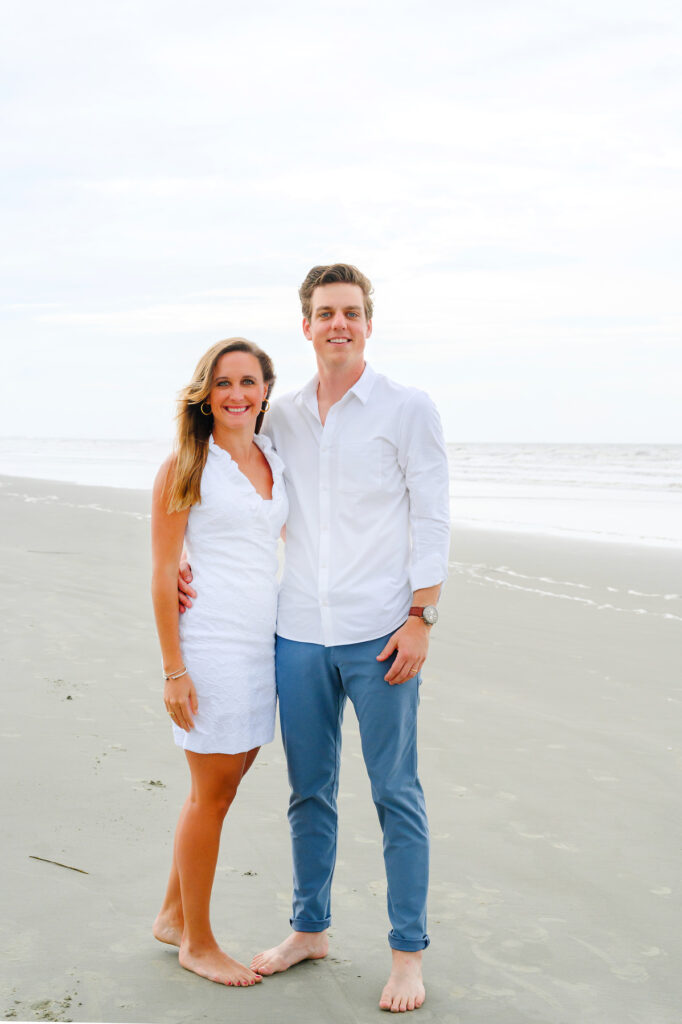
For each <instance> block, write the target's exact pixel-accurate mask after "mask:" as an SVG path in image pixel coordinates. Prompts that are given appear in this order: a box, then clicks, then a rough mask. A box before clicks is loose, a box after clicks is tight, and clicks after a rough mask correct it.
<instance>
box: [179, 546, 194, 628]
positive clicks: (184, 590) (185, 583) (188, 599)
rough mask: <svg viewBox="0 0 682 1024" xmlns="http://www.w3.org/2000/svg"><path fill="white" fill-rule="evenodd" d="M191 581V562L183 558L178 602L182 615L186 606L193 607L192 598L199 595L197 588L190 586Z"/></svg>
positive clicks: (180, 569)
mask: <svg viewBox="0 0 682 1024" xmlns="http://www.w3.org/2000/svg"><path fill="white" fill-rule="evenodd" d="M191 582H192V570H191V568H190V564H189V562H187V561H185V560H183V561H182V562H180V568H179V569H178V603H179V605H180V614H181V615H182V614H183V613H184V611H185V609H186V608H191V607H192V598H193V597H196V596H197V592H196V590H193V589H192V588H191V587H190V583H191Z"/></svg>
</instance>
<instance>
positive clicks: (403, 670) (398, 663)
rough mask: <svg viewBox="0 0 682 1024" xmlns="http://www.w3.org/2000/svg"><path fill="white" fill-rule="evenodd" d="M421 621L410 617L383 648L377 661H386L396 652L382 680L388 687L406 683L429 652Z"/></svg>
mask: <svg viewBox="0 0 682 1024" xmlns="http://www.w3.org/2000/svg"><path fill="white" fill-rule="evenodd" d="M430 628H431V627H430V626H427V625H426V623H425V622H424V621H423V619H418V618H417V617H416V616H410V618H409V619H408V620H407V622H406V623H404V625H402V626H401V627H400V629H397V630H396V631H395V633H394V634H393V636H392V637H391V639H390V640H389V641H388V643H387V644H386V646H385V647H384V649H383V651H382V652H381V654H378V655H377V661H386V659H387V658H390V656H391V655H392V654H393V652H394V651H397V652H398V654H397V655H396V659H395V661H394V662H393V664H392V665H391V667H390V669H389V670H388V672H387V674H386V675H385V676H384V679H385V680H386V682H387V683H389V685H390V686H398V685H399V684H400V683H405V682H407V680H408V679H412V678H413V677H414V676H416V674H417V672H419V670H420V668H421V667H422V665H423V664H424V662H425V661H426V655H427V654H428V652H429V630H430Z"/></svg>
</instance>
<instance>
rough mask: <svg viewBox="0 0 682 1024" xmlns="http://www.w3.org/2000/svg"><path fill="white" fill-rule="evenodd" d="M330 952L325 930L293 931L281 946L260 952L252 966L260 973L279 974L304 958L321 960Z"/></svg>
mask: <svg viewBox="0 0 682 1024" xmlns="http://www.w3.org/2000/svg"><path fill="white" fill-rule="evenodd" d="M328 952H329V940H328V939H327V933H326V931H325V932H292V933H291V935H289V936H288V938H286V939H285V940H284V942H280V944H279V946H273V948H272V949H266V950H265V952H264V953H258V954H257V955H256V956H254V958H253V960H252V961H251V967H252V968H253V970H254V971H258V973H259V974H279V972H280V971H286V970H288V968H289V967H293V965H294V964H300V962H301V961H302V960H321V959H322V957H324V956H326V955H327V953H328Z"/></svg>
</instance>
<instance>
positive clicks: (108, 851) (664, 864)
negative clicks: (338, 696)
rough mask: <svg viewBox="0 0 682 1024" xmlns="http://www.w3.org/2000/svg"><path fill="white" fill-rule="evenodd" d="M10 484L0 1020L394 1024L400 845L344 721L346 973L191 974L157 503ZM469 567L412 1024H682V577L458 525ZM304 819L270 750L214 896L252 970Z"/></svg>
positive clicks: (434, 679) (446, 685) (445, 669)
mask: <svg viewBox="0 0 682 1024" xmlns="http://www.w3.org/2000/svg"><path fill="white" fill-rule="evenodd" d="M1 482H2V484H3V486H1V487H0V508H1V509H2V514H3V523H4V530H3V533H2V535H1V536H0V547H1V548H2V556H3V561H4V565H5V566H6V572H7V573H8V576H9V581H10V586H8V587H7V588H6V592H5V594H4V602H3V616H2V618H1V619H0V629H1V631H2V643H1V644H0V660H1V662H2V666H3V669H4V683H5V691H6V694H7V697H8V699H7V702H6V703H7V707H8V709H9V710H8V713H7V717H6V720H5V722H4V724H3V729H2V733H3V750H4V754H5V765H6V767H5V778H6V779H7V782H6V785H5V786H4V787H3V797H2V799H3V817H4V821H5V823H6V843H5V853H4V867H5V878H6V889H7V893H8V895H7V898H6V910H5V915H4V917H3V919H2V920H0V941H1V942H2V948H3V951H4V954H5V955H4V957H3V965H4V967H3V970H2V971H1V972H0V995H1V996H2V1002H1V1003H0V1009H1V1010H2V1011H3V1012H4V1014H5V1017H6V1018H7V1019H13V1020H74V1021H107V1022H112V1024H114V1022H132V1021H137V1022H144V1024H176V1022H177V1024H181V1022H184V1021H190V1020H192V1021H193V1020H197V1019H206V1020H208V1021H216V1022H218V1021H222V1020H224V1019H225V1016H226V1015H230V1014H231V1015H233V1016H234V1017H235V1019H239V1021H240V1024H242V1022H244V1024H250V1022H253V1024H257V1022H258V1024H259V1022H261V1021H263V1020H270V1021H273V1022H275V1024H280V1022H281V1024H290V1021H291V1020H292V1019H295V1020H297V1021H298V1022H299V1024H308V1022H310V1024H318V1022H319V1020H320V1019H325V1020H328V1021H329V1022H330V1024H355V1022H357V1024H367V1022H369V1021H372V1020H375V1019H376V1020H379V1014H380V1011H379V1010H378V1009H377V1005H376V1004H377V999H378V996H379V993H380V991H381V987H382V986H383V984H384V982H385V980H386V973H387V969H388V963H389V959H388V948H387V944H386V932H387V930H388V922H387V919H386V909H385V888H384V883H383V865H382V854H381V841H380V834H379V830H378V826H377V821H376V812H375V809H374V806H373V804H372V802H371V799H370V795H369V784H368V782H367V778H366V775H365V772H364V767H363V764H362V758H361V750H360V742H359V735H358V730H357V724H356V722H355V717H354V714H353V711H352V708H350V707H349V708H348V709H347V712H346V719H345V724H344V750H343V756H342V772H341V788H340V794H339V812H340V819H341V824H340V838H339V855H338V862H337V869H336V874H335V880H334V891H333V901H334V908H333V913H334V921H333V926H332V929H331V952H330V955H329V957H328V958H327V959H326V960H323V961H316V962H309V963H306V964H303V965H301V966H299V967H297V968H295V969H292V971H291V972H288V973H287V974H286V975H282V976H276V977H273V978H269V979H265V981H264V982H262V983H261V984H260V985H258V986H256V987H255V989H250V990H243V991H237V992H235V991H232V990H227V989H224V988H222V987H221V986H217V985H212V984H211V983H209V982H206V981H204V980H202V979H199V978H197V977H196V976H194V975H192V974H190V973H188V972H186V971H182V969H181V968H179V966H178V964H177V954H176V953H175V952H174V951H173V949H172V948H171V947H163V946H162V945H160V944H159V943H157V942H155V940H154V939H153V938H152V936H151V932H150V927H151V922H152V920H153V918H154V916H155V914H156V911H157V909H158V904H159V902H160V899H161V896H162V893H163V889H164V886H165V881H166V874H167V870H168V866H169V861H170V845H171V842H172V835H173V830H174V827H175V821H176V816H177V813H178V811H179V807H180V804H181V802H182V799H183V798H184V795H185V792H186V788H187V779H186V768H185V765H184V762H183V759H182V757H181V755H180V753H179V752H178V751H177V750H176V748H175V746H174V745H173V742H172V737H171V735H170V731H169V729H168V725H167V721H166V718H167V716H166V714H165V710H164V708H163V704H162V701H161V681H160V672H159V656H158V650H157V645H156V640H155V634H154V627H153V620H152V611H151V600H150V598H149V551H148V549H149V543H148V535H149V526H148V521H147V519H146V514H147V512H146V509H147V508H148V505H146V504H145V502H148V498H149V495H148V492H145V491H135V490H129V491H124V490H120V489H118V488H92V487H88V486H87V485H78V484H63V483H60V482H54V481H37V480H31V479H30V478H24V477H22V478H19V477H14V478H8V477H5V478H2V480H1ZM13 494H14V495H18V497H17V496H13ZM26 497H27V498H28V500H25V499H26ZM105 512H108V513H110V514H104V513H105ZM451 563H452V565H451V577H450V580H449V582H448V584H447V586H446V588H445V591H444V594H443V598H442V600H441V604H440V609H441V618H440V621H439V623H438V627H437V629H434V632H433V637H432V643H431V651H430V655H429V660H428V662H427V665H426V668H425V670H424V683H423V686H422V690H421V707H420V721H419V728H420V776H421V779H422V783H423V785H424V789H425V792H426V798H427V805H428V808H429V817H430V823H431V834H432V865H431V895H430V915H429V931H430V935H431V940H432V945H431V947H430V948H429V950H428V952H427V953H426V955H425V973H426V982H427V993H428V994H427V1001H426V1003H425V1004H424V1006H423V1007H422V1008H421V1009H420V1011H419V1014H420V1017H419V1019H420V1021H421V1020H422V1019H423V1020H424V1021H425V1022H426V1021H433V1022H446V1021H447V1022H453V1024H457V1022H459V1021H461V1022H464V1021H466V1022H467V1024H489V1022H490V1021H491V1020H504V1021H508V1022H509V1024H531V1022H535V1021H542V1022H543V1024H575V1022H576V1021H577V1020H580V1021H581V1024H673V1021H675V1020H676V1015H677V1011H678V1008H679V1005H680V1002H681V1001H682V980H681V979H680V977H679V973H678V972H676V971H675V969H674V966H673V965H674V963H675V962H676V956H677V952H676V950H677V947H678V944H679V938H678V933H679V917H680V909H681V908H680V892H679V847H680V844H681V843H682V828H681V825H680V820H679V813H678V812H679V771H680V767H682V744H681V743H680V739H679V737H680V734H681V730H680V721H679V719H680V717H681V716H680V711H681V710H682V683H680V679H679V651H680V635H681V634H680V621H679V620H680V618H681V617H682V610H681V609H682V598H681V597H680V580H681V579H682V552H678V551H676V550H672V551H671V550H668V549H657V548H648V547H646V546H641V545H613V544H610V543H608V544H593V543H585V541H583V540H580V541H578V540H575V539H563V538H553V537H549V536H543V535H537V536H530V535H526V534H520V533H507V534H505V533H502V532H499V531H483V530H478V529H473V530H467V529H461V528H457V527H456V528H455V530H454V533H453V545H452V549H451ZM287 798H288V785H287V779H286V766H285V762H284V754H283V751H282V748H281V743H280V740H279V737H277V738H276V739H275V742H274V743H272V744H270V745H269V746H268V747H266V748H264V749H263V750H262V751H261V753H260V755H259V757H258V759H257V761H256V763H255V766H254V768H253V770H252V771H251V772H250V773H249V775H248V776H247V778H246V779H245V781H244V783H243V786H242V788H241V789H240V792H239V794H238V797H237V800H236V801H235V804H234V806H233V808H232V809H231V810H230V814H229V815H228V819H227V822H226V826H225V832H224V838H223V844H222V848H221V855H220V860H219V866H218V872H217V876H216V885H215V895H214V902H213V908H214V923H215V928H216V932H217V934H218V936H219V938H220V940H221V941H222V942H223V943H224V945H225V948H227V949H228V950H229V951H230V952H231V953H232V954H233V955H235V956H237V957H238V958H240V959H242V960H247V961H248V959H249V958H250V956H251V955H252V954H253V953H255V952H256V951H258V950H259V949H262V948H266V947H267V946H269V945H272V944H273V943H274V942H276V941H279V939H280V938H281V937H283V936H284V935H285V934H286V933H287V931H288V918H289V913H290V910H289V900H290V891H291V881H290V872H291V868H290V855H289V840H288V828H287V822H286V814H285V809H286V804H287ZM36 857H39V858H43V860H36V859H34V858H36ZM46 861H47V862H48V863H46ZM50 861H52V862H58V864H55V863H49V862H50ZM59 864H61V865H68V866H70V867H75V868H79V869H80V870H81V871H83V872H87V874H82V873H80V872H78V871H72V870H68V868H64V867H61V866H58V865H59ZM235 1000H236V1001H238V1004H239V1005H238V1007H237V1005H236V1002H235Z"/></svg>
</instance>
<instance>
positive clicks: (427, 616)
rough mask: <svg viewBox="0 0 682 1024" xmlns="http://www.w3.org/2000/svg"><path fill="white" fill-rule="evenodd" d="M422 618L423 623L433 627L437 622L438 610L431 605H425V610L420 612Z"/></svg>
mask: <svg viewBox="0 0 682 1024" xmlns="http://www.w3.org/2000/svg"><path fill="white" fill-rule="evenodd" d="M422 618H423V619H424V622H426V623H428V624H429V626H435V624H436V623H437V622H438V609H437V608H436V606H435V605H433V604H427V606H426V608H425V609H424V611H423V612H422Z"/></svg>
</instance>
